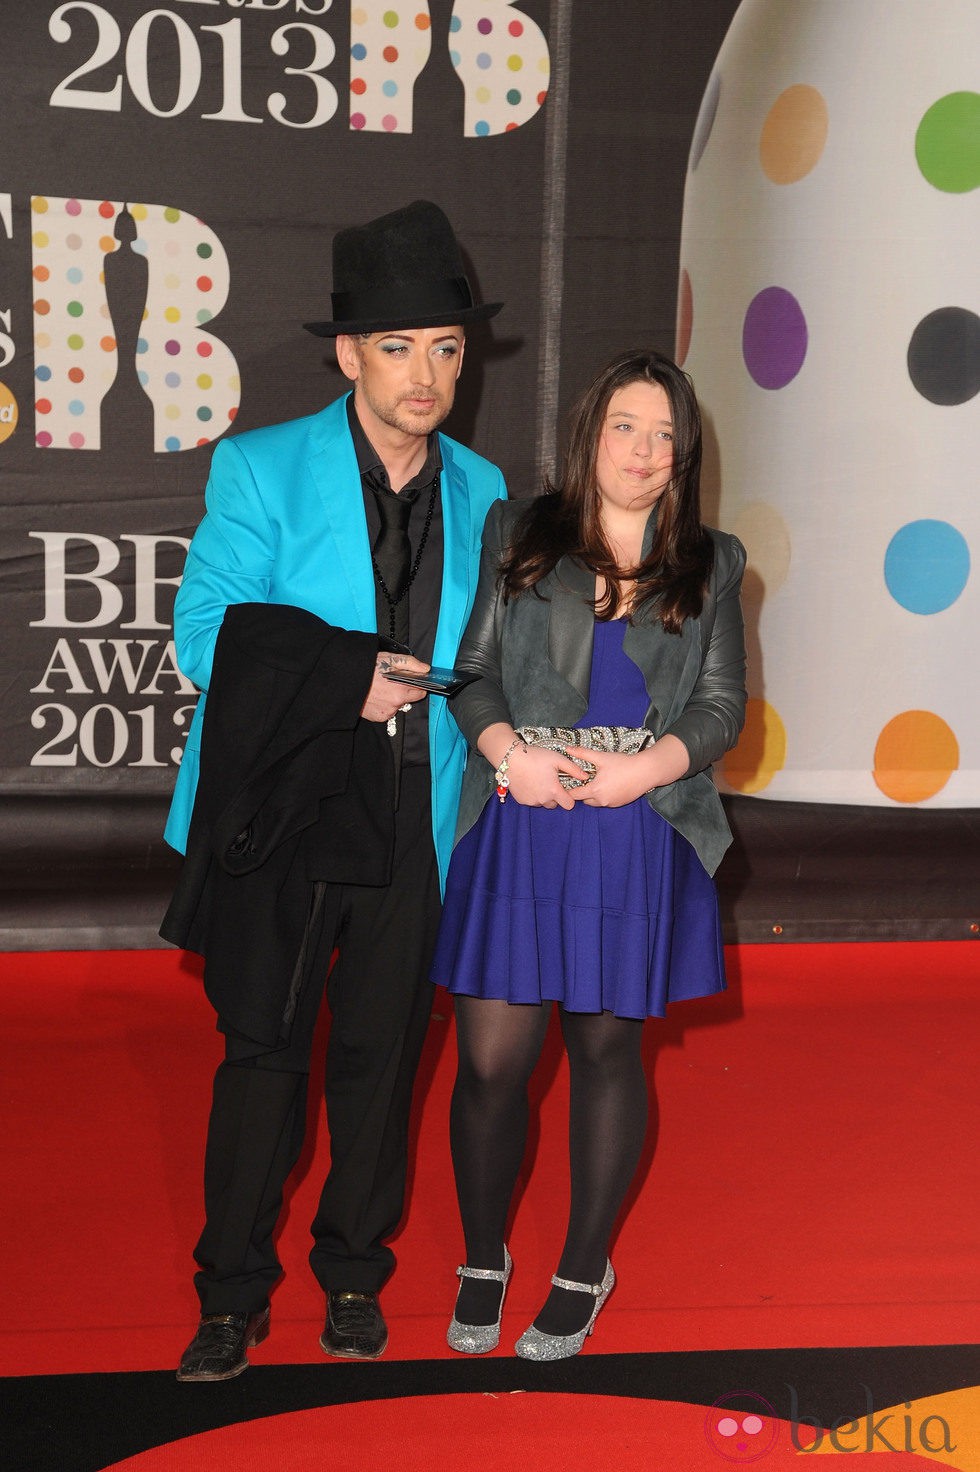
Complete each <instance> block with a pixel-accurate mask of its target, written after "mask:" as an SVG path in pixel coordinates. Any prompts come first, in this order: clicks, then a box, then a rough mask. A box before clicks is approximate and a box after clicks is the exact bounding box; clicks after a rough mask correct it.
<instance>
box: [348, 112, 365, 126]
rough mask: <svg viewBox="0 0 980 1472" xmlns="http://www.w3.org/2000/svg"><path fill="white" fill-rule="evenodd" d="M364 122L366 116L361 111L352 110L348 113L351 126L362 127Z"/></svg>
mask: <svg viewBox="0 0 980 1472" xmlns="http://www.w3.org/2000/svg"><path fill="white" fill-rule="evenodd" d="M366 122H367V118H366V117H365V116H364V114H363V113H362V112H352V113H351V115H350V125H351V127H352V128H358V129H360V128H363V127H364V124H365V123H366Z"/></svg>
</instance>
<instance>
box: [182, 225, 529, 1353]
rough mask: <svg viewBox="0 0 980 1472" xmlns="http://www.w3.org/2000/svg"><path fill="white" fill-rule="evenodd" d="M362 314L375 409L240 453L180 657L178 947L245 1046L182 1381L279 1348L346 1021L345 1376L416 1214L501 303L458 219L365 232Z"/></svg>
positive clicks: (337, 1184) (273, 434)
mask: <svg viewBox="0 0 980 1472" xmlns="http://www.w3.org/2000/svg"><path fill="white" fill-rule="evenodd" d="M333 287H334V290H333V293H332V303H333V318H332V320H331V321H329V322H312V323H308V324H307V327H308V328H309V330H310V331H311V332H313V333H315V334H317V335H318V336H321V337H329V338H334V339H335V340H336V354H337V360H338V363H339V364H340V367H341V369H342V370H343V372H344V374H345V375H346V376H347V378H348V379H349V380H350V381H351V384H352V391H351V392H350V393H349V394H346V395H344V396H343V397H342V398H340V399H338V400H336V401H335V402H334V403H332V404H329V405H328V406H327V407H326V408H325V409H323V410H322V411H321V412H320V413H318V414H314V415H311V416H309V417H307V418H303V419H297V420H291V421H289V422H287V423H285V424H278V425H273V426H269V427H267V428H264V429H258V430H251V431H248V432H246V433H243V434H241V435H238V436H236V437H234V438H232V439H228V440H225V441H222V442H221V443H219V444H218V446H217V447H216V449H215V452H214V456H213V458H212V462H211V473H210V477H209V480H208V485H207V489H206V492H205V502H206V515H205V517H204V519H203V521H202V522H201V525H200V526H199V528H198V530H197V532H196V533H195V535H194V538H193V541H192V542H191V546H190V549H189V552H188V555H187V563H186V567H185V571H184V578H183V582H182V586H181V588H180V591H179V593H178V596H177V601H176V606H175V615H174V633H175V639H176V645H177V656H178V661H179V663H180V667H181V669H182V670H183V672H184V673H185V674H186V675H187V676H188V677H189V678H190V679H192V680H193V681H194V682H195V684H197V685H198V686H199V687H200V688H201V690H202V691H207V704H206V712H205V697H204V695H202V697H201V700H200V702H199V704H198V709H197V711H196V713H195V717H194V722H193V724H192V727H191V730H190V732H189V734H188V739H187V749H186V753H185V755H184V759H183V761H182V764H181V767H180V771H179V775H178V781H177V787H176V791H175V794H174V800H173V804H172V807H171V811H170V817H169V820H168V825H167V839H168V841H169V842H170V843H171V844H172V845H173V846H174V847H175V848H177V849H178V850H179V851H181V852H182V853H185V854H186V859H185V862H184V865H183V869H182V872H181V875H180V878H179V880H178V884H177V888H176V892H175V895H174V899H173V902H172V904H171V906H170V909H169V911H168V913H167V917H166V919H165V920H164V923H163V926H162V927H161V932H162V934H163V935H165V936H166V938H167V939H169V940H172V941H174V942H175V943H176V944H179V945H184V946H187V947H188V948H190V949H193V950H197V951H199V952H200V953H201V954H202V955H203V956H204V957H205V972H204V982H205V990H206V992H207V995H208V997H209V999H210V1000H211V1002H212V1004H213V1005H214V1007H215V1009H216V1012H217V1016H218V1028H219V1030H220V1031H221V1032H222V1033H223V1034H224V1038H225V1057H224V1060H223V1062H222V1063H221V1064H220V1066H219V1068H218V1071H217V1073H216V1075H215V1082H214V1093H213V1101H212V1110H211V1117H210V1123H209V1127H208V1140H207V1148H206V1153H205V1218H206V1220H205V1226H204V1230H203V1232H202V1234H201V1237H200V1240H199V1242H198V1244H197V1247H196V1249H195V1257H196V1260H197V1264H198V1272H197V1274H196V1277H195V1284H196V1287H197V1290H198V1295H199V1297H200V1301H201V1320H200V1324H199V1326H198V1330H197V1333H196V1334H195V1336H194V1338H193V1340H192V1341H191V1343H190V1345H189V1346H188V1348H187V1350H186V1351H185V1353H184V1355H183V1357H182V1359H181V1363H180V1368H179V1369H178V1372H177V1374H178V1379H181V1380H190V1381H200V1380H226V1379H230V1378H231V1377H232V1376H234V1375H238V1374H240V1373H241V1372H242V1371H243V1370H244V1369H245V1368H246V1366H247V1364H248V1360H247V1353H246V1352H247V1350H248V1348H249V1347H250V1346H251V1345H254V1344H257V1343H258V1342H259V1341H260V1340H261V1339H263V1338H265V1336H266V1334H267V1333H268V1329H269V1317H270V1310H269V1296H270V1292H271V1290H272V1288H273V1287H274V1285H275V1283H276V1282H277V1280H278V1279H279V1277H280V1275H281V1268H280V1264H279V1261H278V1257H277V1254H276V1249H275V1243H274V1233H275V1229H276V1225H277V1222H278V1219H279V1215H280V1212H281V1207H282V1199H283V1190H284V1186H285V1182H286V1179H287V1177H288V1175H289V1173H290V1171H291V1170H292V1168H293V1166H294V1165H295V1164H296V1161H297V1159H298V1157H299V1154H300V1150H301V1147H302V1143H303V1136H304V1128H305V1120H306V1099H307V1079H308V1073H309V1067H310V1050H311V1044H312V1039H313V1032H314V1027H315V1024H316V1020H317V1016H318V1013H319V1011H320V1009H321V1004H322V999H323V996H324V994H326V996H327V999H328V1003H329V1008H330V1014H331V1023H330V1036H329V1042H328V1048H327V1061H326V1078H325V1087H324V1092H325V1098H326V1106H327V1123H328V1127H329V1132H330V1151H331V1163H330V1170H329V1174H328V1176H327V1180H326V1183H325V1185H324V1188H323V1193H322V1196H321V1199H320V1204H319V1209H318V1211H317V1214H316V1218H315V1221H314V1223H313V1228H312V1232H313V1249H312V1252H311V1254H310V1262H311V1265H312V1268H313V1271H314V1273H315V1275H316V1277H317V1279H318V1281H319V1283H320V1285H321V1286H322V1288H323V1289H324V1291H325V1293H326V1305H327V1313H326V1324H325V1327H324V1331H323V1334H322V1335H321V1339H320V1343H321V1345H322V1347H323V1349H324V1351H325V1352H326V1353H327V1354H330V1355H340V1356H344V1357H348V1358H355V1359H375V1358H377V1357H378V1356H379V1355H380V1354H381V1353H382V1352H383V1350H384V1348H385V1345H386V1343H387V1333H388V1331H387V1327H386V1325H385V1322H384V1319H383V1317H382V1313H381V1309H380V1306H379V1303H378V1293H379V1291H380V1289H381V1287H382V1286H383V1284H384V1282H385V1281H386V1279H387V1278H388V1276H389V1275H390V1273H391V1271H392V1269H393V1266H394V1255H393V1253H392V1251H391V1249H390V1247H389V1246H388V1245H387V1239H388V1238H389V1237H390V1236H391V1234H392V1233H393V1231H394V1229H395V1227H396V1226H397V1224H398V1221H399V1219H400V1216H401V1213H402V1208H403V1202H404V1190H405V1174H406V1156H407V1135H408V1116H409V1108H410V1103H411V1094H412V1086H413V1082H414V1078H415V1073H416V1069H417V1066H418V1060H419V1056H420V1053H421V1048H422V1042H423V1039H424V1034H425V1029H426V1025H427V1022H428V1015H429V1009H430V1001H431V994H430V988H429V982H428V968H429V959H430V956H431V950H432V946H433V944H434V940H435V931H436V927H437V924H438V916H439V908H440V885H441V881H442V879H443V878H444V876H445V871H446V867H447V865H448V860H449V852H450V848H451V845H452V838H453V831H454V827H455V820H456V809H457V805H458V799H459V786H460V781H461V777H462V770H463V765H464V762H465V743H464V741H463V738H462V737H461V735H460V733H459V730H458V728H457V726H456V724H455V722H454V721H453V719H452V717H451V714H450V712H449V708H448V701H447V699H446V697H445V696H444V695H441V694H438V693H428V694H427V693H426V690H425V689H424V688H422V686H421V685H414V684H411V683H407V684H406V683H395V681H394V680H392V679H389V678H388V675H389V674H391V673H395V674H400V675H402V676H405V675H408V676H409V678H410V677H411V675H412V674H417V675H420V676H421V675H422V674H423V673H424V672H425V671H426V670H427V669H428V667H429V665H430V664H431V665H433V666H451V665H452V663H453V660H454V658H455V655H456V650H457V646H458V643H459V639H460V636H461V634H462V632H463V628H464V626H465V624H466V620H467V617H468V614H469V610H470V604H471V602H472V598H473V593H474V590H475V587H476V577H477V569H478V563H479V554H480V537H481V532H482V528H483V522H484V519H485V517H486V513H487V511H488V509H489V507H490V505H491V503H492V502H493V501H494V500H495V499H498V498H501V497H503V496H504V495H505V494H506V492H505V489H504V484H503V478H502V476H501V474H500V471H499V470H498V469H497V468H496V466H493V465H491V464H490V463H489V462H488V461H486V460H484V459H482V458H481V457H480V456H478V455H476V454H474V453H473V452H472V451H471V450H468V449H467V448H466V447H465V446H463V445H460V444H458V443H456V442H455V441H454V440H451V439H449V438H447V437H446V436H445V435H442V434H440V433H438V426H439V425H440V424H441V423H442V421H443V420H444V419H445V417H446V415H447V414H448V413H449V410H450V408H451V407H452V403H453V397H454V392H455V386H456V380H457V377H458V375H459V372H460V368H461V365H462V361H463V352H464V346H465V341H464V333H465V327H466V324H467V323H468V322H472V321H476V320H479V319H483V318H488V317H491V316H493V315H494V314H495V313H496V312H497V311H499V310H500V305H501V304H500V303H497V302H495V303H489V304H479V303H477V302H476V301H474V298H473V294H472V291H471V289H470V285H469V282H468V281H467V279H466V275H465V272H464V269H463V265H462V259H461V256H460V252H459V247H458V245H457V242H456V239H455V236H454V234H453V231H452V227H451V226H450V224H449V221H448V220H447V219H446V216H445V215H444V214H443V212H442V211H441V210H440V209H439V208H438V207H437V206H436V205H434V204H431V203H429V202H428V201H425V200H417V201H416V202H415V203H414V204H411V205H408V206H407V207H406V208H404V209H400V210H396V211H394V212H392V213H391V214H387V215H384V216H382V217H381V218H379V219H376V220H372V221H371V222H370V223H368V224H367V225H364V226H360V227H357V228H353V229H348V230H343V231H341V232H340V233H339V234H338V235H337V236H336V237H335V240H334V245H333Z"/></svg>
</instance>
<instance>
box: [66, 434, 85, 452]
mask: <svg viewBox="0 0 980 1472" xmlns="http://www.w3.org/2000/svg"><path fill="white" fill-rule="evenodd" d="M68 443H69V444H70V445H71V447H72V449H73V450H80V449H81V448H82V446H83V445H84V443H85V436H84V435H83V434H80V433H79V431H78V430H77V429H76V430H73V431H72V433H71V434H70V435H69V436H68Z"/></svg>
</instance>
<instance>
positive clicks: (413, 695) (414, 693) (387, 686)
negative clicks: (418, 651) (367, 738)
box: [361, 653, 429, 721]
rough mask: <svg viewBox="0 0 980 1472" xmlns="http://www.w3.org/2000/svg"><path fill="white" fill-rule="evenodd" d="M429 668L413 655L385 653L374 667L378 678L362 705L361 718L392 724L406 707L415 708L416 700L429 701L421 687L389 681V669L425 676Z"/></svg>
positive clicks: (372, 684)
mask: <svg viewBox="0 0 980 1472" xmlns="http://www.w3.org/2000/svg"><path fill="white" fill-rule="evenodd" d="M428 668H429V666H428V665H427V664H425V663H423V661H422V660H420V659H416V658H415V657H414V656H413V655H411V654H385V653H381V654H379V655H378V658H377V660H376V662H375V666H374V678H373V679H372V681H371V685H370V688H369V690H368V693H367V695H366V696H365V699H364V704H363V705H362V706H361V715H362V716H363V717H364V719H365V720H366V721H390V720H391V717H392V716H393V715H394V714H395V713H396V711H399V710H401V708H402V706H403V705H414V704H415V702H416V700H424V699H425V691H424V690H420V689H419V688H418V686H417V685H403V684H402V683H401V681H397V680H389V679H388V678H387V675H388V671H389V670H407V671H408V672H409V673H410V674H418V675H424V674H425V672H426V670H427V669H428Z"/></svg>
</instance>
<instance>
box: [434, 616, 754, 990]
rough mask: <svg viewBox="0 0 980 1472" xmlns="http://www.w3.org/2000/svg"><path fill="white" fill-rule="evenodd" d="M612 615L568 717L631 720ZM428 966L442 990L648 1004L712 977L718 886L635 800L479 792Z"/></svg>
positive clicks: (638, 688) (630, 671) (625, 660)
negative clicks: (581, 704) (578, 703)
mask: <svg viewBox="0 0 980 1472" xmlns="http://www.w3.org/2000/svg"><path fill="white" fill-rule="evenodd" d="M626 627H627V626H626V621H625V620H624V619H616V620H613V621H611V622H604V623H596V624H595V635H594V643H593V653H592V678H591V685H590V690H589V708H588V710H587V711H586V712H585V715H584V716H582V718H581V720H580V721H579V722H578V724H579V725H580V726H640V725H642V724H643V717H644V716H645V715H646V712H647V707H648V706H649V696H648V695H647V691H646V686H645V684H644V680H643V675H642V673H641V671H640V670H639V668H638V667H637V666H636V665H635V664H634V663H633V661H632V660H631V659H630V658H629V656H628V655H627V654H626V653H625V651H624V649H623V637H624V635H625V632H626ZM432 979H433V981H435V982H437V983H438V984H439V985H441V986H445V987H447V988H448V990H449V991H450V992H453V993H456V994H458V995H462V996H468V997H488V998H499V999H503V1000H505V1001H508V1002H534V1003H538V1002H542V1001H556V1002H561V1003H562V1005H563V1006H564V1007H565V1008H567V1009H568V1010H569V1011H571V1012H603V1011H608V1012H613V1013H615V1015H616V1016H618V1017H636V1018H642V1017H649V1016H654V1017H662V1016H663V1015H664V1009H665V1007H666V1005H667V1003H668V1002H677V1001H681V1000H684V999H687V998H691V997H703V996H708V995H710V994H711V993H713V992H719V991H723V990H724V987H725V967H724V954H723V950H722V937H721V922H720V918H719V914H718V896H717V892H716V890H715V886H714V883H713V881H712V879H711V877H710V875H709V874H708V873H707V872H706V870H705V869H704V866H703V865H702V863H701V861H700V859H699V858H698V856H697V854H696V853H695V851H694V849H693V848H692V846H691V845H690V843H689V842H688V841H687V839H685V838H683V837H681V835H680V834H679V833H677V832H675V830H674V829H673V828H671V826H670V824H669V823H667V822H666V820H665V819H664V818H662V817H661V816H660V815H659V813H655V812H654V811H653V809H652V808H651V807H650V804H649V803H648V802H647V801H646V798H644V797H639V798H637V799H636V801H634V802H631V803H629V804H627V805H626V806H625V807H619V808H593V807H588V806H587V805H586V804H585V803H581V802H577V803H576V804H575V806H574V808H573V809H572V810H571V812H566V811H565V810H564V809H563V808H534V807H524V806H522V804H521V803H519V802H517V801H516V800H515V799H514V798H513V797H508V798H507V800H506V802H503V803H500V802H498V801H497V799H496V797H495V796H494V797H492V798H491V799H490V801H489V802H488V803H487V805H486V807H485V808H484V809H483V812H482V813H481V814H480V817H479V819H478V820H477V822H476V823H475V824H474V826H473V827H472V828H471V829H470V830H469V832H468V833H465V834H464V835H463V837H462V838H461V839H460V841H459V843H458V844H457V845H456V848H455V849H454V851H453V856H452V862H451V864H450V867H449V875H448V879H447V884H446V900H445V907H444V910H443V918H442V926H441V928H440V931H439V940H438V944H437V946H436V953H435V959H434V961H433V967H432Z"/></svg>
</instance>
